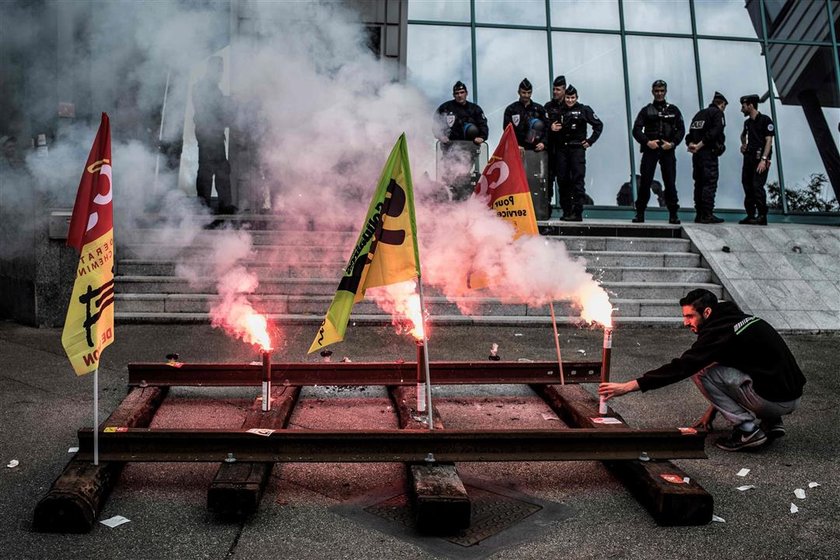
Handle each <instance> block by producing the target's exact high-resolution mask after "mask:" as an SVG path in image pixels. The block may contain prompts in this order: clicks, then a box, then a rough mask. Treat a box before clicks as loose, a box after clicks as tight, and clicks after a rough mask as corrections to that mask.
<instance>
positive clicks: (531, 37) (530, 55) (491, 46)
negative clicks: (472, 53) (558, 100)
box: [476, 29, 549, 152]
mask: <svg viewBox="0 0 840 560" xmlns="http://www.w3.org/2000/svg"><path fill="white" fill-rule="evenodd" d="M476 53H477V54H476V56H477V57H478V92H477V94H478V103H479V105H481V107H482V109H484V114H485V115H486V116H487V123H488V125H489V126H490V141H491V146H489V147H490V151H491V152H492V151H493V149H494V147H495V145H496V143H497V142H498V140H499V137H501V135H502V119H503V118H504V114H505V107H507V106H508V105H510V104H511V103H513V102H514V101H516V100H517V99H519V94H518V93H517V90H518V88H519V82H520V81H522V78H528V80H529V81H530V82H531V84H532V85H533V86H534V97H533V98H534V100H535V101H537V102H538V103H539V102H540V101H539V100H547V99H549V83H548V49H547V47H546V40H545V33H543V32H541V31H520V30H508V29H478V30H476Z"/></svg>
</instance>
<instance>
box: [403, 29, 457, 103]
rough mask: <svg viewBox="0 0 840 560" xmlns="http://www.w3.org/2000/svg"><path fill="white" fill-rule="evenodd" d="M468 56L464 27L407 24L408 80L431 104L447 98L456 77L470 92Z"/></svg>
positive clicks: (449, 96) (449, 95) (450, 93)
mask: <svg viewBox="0 0 840 560" xmlns="http://www.w3.org/2000/svg"><path fill="white" fill-rule="evenodd" d="M471 56H472V55H471V49H470V29H469V28H468V27H450V26H446V27H443V26H440V27H439V26H434V25H409V26H408V47H407V49H406V67H407V71H408V82H409V83H411V84H412V85H414V86H416V87H417V88H419V89H420V90H421V91H422V92H423V93H425V94H426V95H427V96H428V97H429V99H431V100H432V101H433V103H437V104H440V103H443V102H444V101H446V100H448V99H450V98H451V97H452V84H454V83H455V82H457V81H458V80H461V81H462V82H464V83H465V84H467V89H468V90H470V93H471V94H472V93H473V92H472V89H473V87H472V64H471ZM438 100H439V101H438ZM435 106H437V105H435ZM430 118H431V117H430Z"/></svg>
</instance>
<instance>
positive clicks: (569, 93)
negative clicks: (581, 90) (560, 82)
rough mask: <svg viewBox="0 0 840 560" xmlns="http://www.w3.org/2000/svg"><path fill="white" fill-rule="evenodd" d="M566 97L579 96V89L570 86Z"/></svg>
mask: <svg viewBox="0 0 840 560" xmlns="http://www.w3.org/2000/svg"><path fill="white" fill-rule="evenodd" d="M566 95H577V89H575V86H573V85H572V84H569V87H567V88H566Z"/></svg>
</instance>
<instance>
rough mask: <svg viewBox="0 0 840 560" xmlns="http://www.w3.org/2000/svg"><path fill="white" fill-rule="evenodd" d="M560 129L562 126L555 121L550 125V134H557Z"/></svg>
mask: <svg viewBox="0 0 840 560" xmlns="http://www.w3.org/2000/svg"><path fill="white" fill-rule="evenodd" d="M561 128H563V126H562V125H561V124H560V122H559V121H555V122H553V123H551V131H552V132H559V131H560V129H561Z"/></svg>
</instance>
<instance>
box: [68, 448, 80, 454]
mask: <svg viewBox="0 0 840 560" xmlns="http://www.w3.org/2000/svg"><path fill="white" fill-rule="evenodd" d="M78 452H79V448H78V447H71V448H70V449H68V450H67V453H78Z"/></svg>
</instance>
